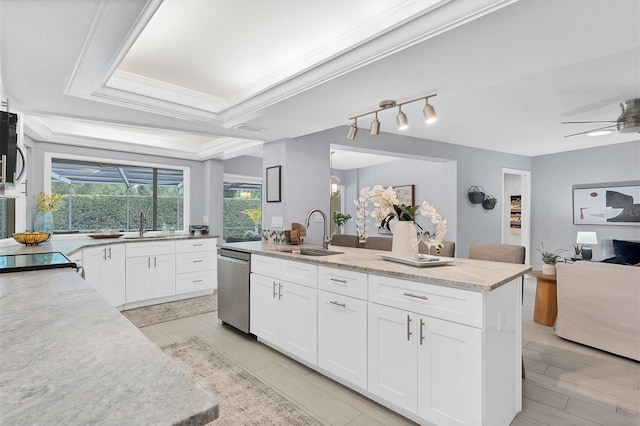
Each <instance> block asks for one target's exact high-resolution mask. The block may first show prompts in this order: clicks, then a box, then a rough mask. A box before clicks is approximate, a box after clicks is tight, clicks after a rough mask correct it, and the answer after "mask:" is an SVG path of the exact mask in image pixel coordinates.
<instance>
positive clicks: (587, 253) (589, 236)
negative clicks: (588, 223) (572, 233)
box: [576, 232, 598, 260]
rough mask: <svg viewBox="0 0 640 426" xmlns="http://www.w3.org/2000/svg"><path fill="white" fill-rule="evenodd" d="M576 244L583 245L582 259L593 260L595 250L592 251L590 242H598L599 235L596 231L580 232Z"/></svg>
mask: <svg viewBox="0 0 640 426" xmlns="http://www.w3.org/2000/svg"><path fill="white" fill-rule="evenodd" d="M576 244H581V245H582V259H583V260H591V258H592V257H593V251H591V247H589V244H598V236H597V235H596V233H595V232H578V238H576Z"/></svg>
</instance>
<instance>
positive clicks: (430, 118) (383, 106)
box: [347, 93, 438, 140]
mask: <svg viewBox="0 0 640 426" xmlns="http://www.w3.org/2000/svg"><path fill="white" fill-rule="evenodd" d="M435 96H438V94H437V93H434V94H432V95H428V96H423V97H421V98H416V99H411V100H410V101H405V102H399V103H398V102H396V101H394V100H384V101H380V104H379V108H378V109H374V110H373V111H369V112H365V113H362V114H359V115H356V116H353V117H349V120H353V124H352V125H351V127H349V131H348V133H347V139H351V140H353V139H355V137H356V133H357V132H358V118H360V117H364V116H365V115H370V114H375V118H374V119H373V121H372V122H371V134H372V135H374V136H375V135H378V134H379V133H380V121H378V113H379V112H380V111H385V110H388V109H391V108H395V107H398V114H397V115H396V123H397V125H398V130H405V129H407V128H408V127H409V120H408V119H407V114H405V113H404V112H402V105H406V104H410V103H412V102H418V101H422V100H424V101H425V105H424V108H423V109H422V114H423V115H424V119H425V121H426V123H427V124H431V123H434V122H435V121H436V120H437V119H438V116H437V115H436V110H435V108H434V107H433V105H431V104H430V103H429V98H433V97H435Z"/></svg>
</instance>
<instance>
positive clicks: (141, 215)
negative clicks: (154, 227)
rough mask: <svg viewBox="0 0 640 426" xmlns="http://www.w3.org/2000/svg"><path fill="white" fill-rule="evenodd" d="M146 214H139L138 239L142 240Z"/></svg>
mask: <svg viewBox="0 0 640 426" xmlns="http://www.w3.org/2000/svg"><path fill="white" fill-rule="evenodd" d="M146 227H147V214H146V213H145V212H144V211H141V212H140V230H139V231H140V235H139V237H140V238H142V236H143V235H142V234H144V233H145V232H146V231H147V229H146Z"/></svg>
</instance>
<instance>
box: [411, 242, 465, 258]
mask: <svg viewBox="0 0 640 426" xmlns="http://www.w3.org/2000/svg"><path fill="white" fill-rule="evenodd" d="M442 246H443V247H442V248H441V249H440V251H438V249H436V248H435V247H431V250H429V248H428V247H427V245H426V244H425V243H424V242H420V245H419V246H418V252H419V253H422V254H431V255H433V256H443V257H456V243H454V242H453V241H442Z"/></svg>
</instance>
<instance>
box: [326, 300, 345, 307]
mask: <svg viewBox="0 0 640 426" xmlns="http://www.w3.org/2000/svg"><path fill="white" fill-rule="evenodd" d="M329 303H331V304H332V305H336V306H342V307H343V308H346V307H347V304H346V303H340V302H338V301H337V300H330V301H329Z"/></svg>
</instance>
